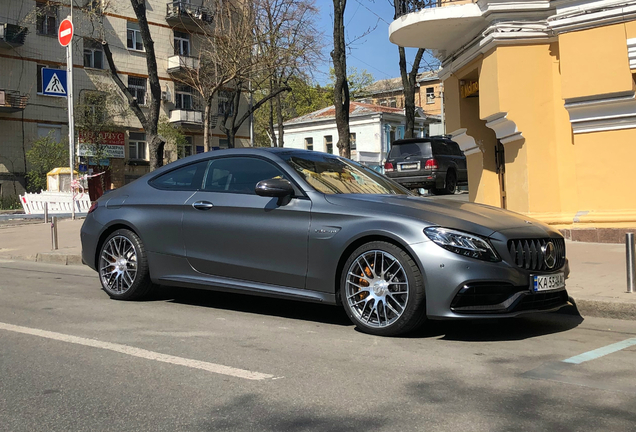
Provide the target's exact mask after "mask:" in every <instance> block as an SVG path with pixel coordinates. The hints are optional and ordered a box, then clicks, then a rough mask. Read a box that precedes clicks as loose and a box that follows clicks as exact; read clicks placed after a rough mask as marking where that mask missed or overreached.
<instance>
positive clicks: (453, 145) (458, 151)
mask: <svg viewBox="0 0 636 432" xmlns="http://www.w3.org/2000/svg"><path fill="white" fill-rule="evenodd" d="M448 146H449V147H450V148H451V149H452V150H453V154H454V155H455V156H464V154H463V153H462V150H461V149H460V148H459V144H457V143H455V142H454V143H449V144H448Z"/></svg>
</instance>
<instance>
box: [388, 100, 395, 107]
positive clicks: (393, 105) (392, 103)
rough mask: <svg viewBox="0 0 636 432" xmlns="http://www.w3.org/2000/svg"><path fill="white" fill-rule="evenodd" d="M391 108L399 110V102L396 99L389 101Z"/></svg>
mask: <svg viewBox="0 0 636 432" xmlns="http://www.w3.org/2000/svg"><path fill="white" fill-rule="evenodd" d="M389 106H390V107H391V108H397V101H396V100H395V99H391V100H390V101H389Z"/></svg>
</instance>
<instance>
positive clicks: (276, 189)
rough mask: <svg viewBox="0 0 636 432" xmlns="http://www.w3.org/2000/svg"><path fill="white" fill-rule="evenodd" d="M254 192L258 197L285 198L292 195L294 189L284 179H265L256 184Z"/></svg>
mask: <svg viewBox="0 0 636 432" xmlns="http://www.w3.org/2000/svg"><path fill="white" fill-rule="evenodd" d="M255 192H256V195H260V196H265V197H276V198H285V197H291V196H292V195H293V194H294V187H293V186H292V185H291V183H290V182H289V181H288V180H285V179H267V180H262V181H260V182H258V183H257V184H256V189H255ZM279 201H280V200H279Z"/></svg>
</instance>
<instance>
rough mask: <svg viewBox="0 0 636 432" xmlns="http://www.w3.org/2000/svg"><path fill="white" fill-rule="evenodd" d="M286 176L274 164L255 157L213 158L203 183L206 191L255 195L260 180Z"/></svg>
mask: <svg viewBox="0 0 636 432" xmlns="http://www.w3.org/2000/svg"><path fill="white" fill-rule="evenodd" d="M272 178H287V176H285V174H284V173H283V172H282V171H281V170H280V169H278V168H277V167H276V166H275V165H274V164H272V163H270V162H267V161H264V160H262V159H257V158H248V157H227V158H221V159H213V160H212V161H211V163H210V167H209V169H208V173H207V175H206V178H205V182H204V184H203V190H205V191H208V192H231V193H242V194H252V195H256V192H254V189H256V184H257V183H258V182H260V181H261V180H266V179H272Z"/></svg>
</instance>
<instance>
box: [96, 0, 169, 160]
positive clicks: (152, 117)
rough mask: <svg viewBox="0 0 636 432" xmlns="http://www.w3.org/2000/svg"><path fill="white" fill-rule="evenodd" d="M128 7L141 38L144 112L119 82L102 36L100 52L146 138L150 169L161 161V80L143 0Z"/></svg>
mask: <svg viewBox="0 0 636 432" xmlns="http://www.w3.org/2000/svg"><path fill="white" fill-rule="evenodd" d="M130 3H131V5H132V8H133V10H134V12H135V16H136V17H137V20H138V22H139V30H140V33H141V39H142V41H143V44H144V50H145V52H146V55H145V57H146V66H147V68H148V83H149V85H150V101H149V103H148V114H146V113H144V111H142V109H141V107H140V106H139V102H138V101H137V99H136V98H135V97H134V96H133V94H132V93H131V92H130V90H128V87H127V86H126V85H125V84H124V83H123V81H122V80H121V78H120V77H119V75H118V72H117V66H116V65H115V62H114V61H113V54H112V52H111V50H110V46H109V45H108V42H107V41H106V40H104V41H103V42H102V44H103V46H104V54H105V55H106V60H107V61H108V67H109V68H110V71H111V75H112V78H113V80H114V81H115V84H117V87H119V90H121V92H122V93H123V94H124V96H125V97H126V100H127V101H128V105H129V107H130V109H131V110H132V112H133V113H134V114H135V116H136V117H137V119H138V120H139V122H140V123H141V126H142V127H143V128H144V131H145V132H146V138H147V140H148V148H149V152H150V170H151V171H152V170H154V169H157V168H159V167H160V166H162V165H163V148H164V145H165V141H164V139H163V138H162V137H161V136H160V135H159V133H158V131H157V124H158V122H159V108H160V105H161V84H159V74H158V71H157V58H156V56H155V44H154V41H153V40H152V36H151V35H150V28H149V27H148V20H147V19H146V1H145V0H130Z"/></svg>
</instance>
